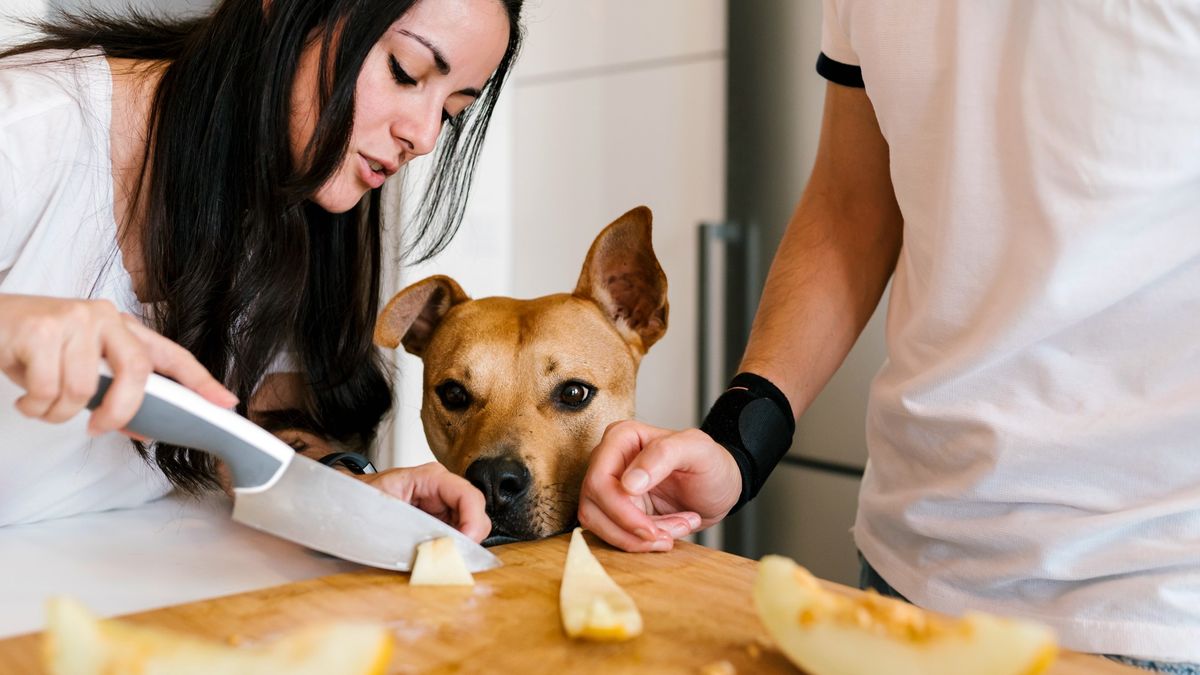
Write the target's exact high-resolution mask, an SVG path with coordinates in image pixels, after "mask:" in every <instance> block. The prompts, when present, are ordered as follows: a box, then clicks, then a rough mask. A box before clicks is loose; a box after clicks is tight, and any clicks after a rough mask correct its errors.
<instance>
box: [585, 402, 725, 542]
mask: <svg viewBox="0 0 1200 675" xmlns="http://www.w3.org/2000/svg"><path fill="white" fill-rule="evenodd" d="M741 489H742V478H741V473H740V472H739V471H738V467H737V463H736V462H734V460H733V457H732V456H731V455H730V454H729V452H728V451H726V450H725V448H723V447H722V446H720V445H719V444H717V443H716V442H715V441H713V439H712V438H711V437H709V436H708V434H706V433H704V432H703V431H700V430H699V429H688V430H686V431H671V430H669V429H660V428H657V427H652V426H650V425H647V424H642V423H641V422H634V421H624V422H617V423H615V424H612V425H609V427H608V429H607V430H605V432H604V437H603V439H601V441H600V445H598V446H596V449H595V450H594V451H592V457H591V461H590V463H589V465H588V471H587V475H586V477H585V478H584V479H583V491H582V493H581V494H580V497H579V522H580V524H582V525H583V526H584V527H586V528H587V529H589V530H591V531H592V532H595V533H596V534H597V535H598V536H600V537H601V538H602V539H604V540H605V541H607V542H608V543H610V544H612V545H613V546H617V547H619V548H622V549H624V550H626V551H667V550H670V549H671V547H672V546H674V541H675V539H678V538H680V537H685V536H687V535H689V534H691V533H692V532H695V531H697V530H701V529H703V528H706V527H709V526H711V525H713V524H715V523H717V522H719V521H720V520H721V519H722V518H724V517H725V515H726V514H728V513H729V509H731V508H733V505H734V504H736V503H737V499H738V496H739V495H740V494H741Z"/></svg>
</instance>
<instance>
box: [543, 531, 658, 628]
mask: <svg viewBox="0 0 1200 675" xmlns="http://www.w3.org/2000/svg"><path fill="white" fill-rule="evenodd" d="M558 606H559V611H560V613H561V614H562V624H563V628H564V629H565V630H566V631H567V635H569V636H570V637H573V638H580V639H584V640H596V641H602V642H620V641H622V640H629V639H632V638H635V637H637V636H638V635H641V634H642V615H641V614H639V613H638V609H637V605H635V604H633V598H631V597H629V594H628V593H626V592H625V591H624V590H623V589H622V588H621V587H620V586H618V585H617V584H616V582H615V581H613V580H612V578H611V577H609V576H608V573H607V572H605V571H604V568H603V567H602V566H601V565H600V561H598V560H596V556H594V555H592V551H591V550H590V549H589V548H588V545H587V542H586V541H584V540H583V531H582V530H580V529H579V528H578V527H577V528H575V531H574V532H572V533H571V545H570V547H569V548H568V549H567V562H566V565H564V566H563V579H562V588H561V589H560V590H559V594H558Z"/></svg>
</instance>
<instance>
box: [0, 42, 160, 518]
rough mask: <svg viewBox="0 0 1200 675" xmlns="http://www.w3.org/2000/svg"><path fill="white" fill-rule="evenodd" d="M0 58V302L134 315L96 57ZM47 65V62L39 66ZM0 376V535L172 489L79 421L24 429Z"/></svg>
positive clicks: (106, 78) (104, 85)
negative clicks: (49, 302) (68, 302)
mask: <svg viewBox="0 0 1200 675" xmlns="http://www.w3.org/2000/svg"><path fill="white" fill-rule="evenodd" d="M66 56H71V54H69V53H66V52H42V53H40V54H37V55H33V56H23V57H17V58H13V59H5V60H0V293H14V294H29V295H50V296H57V297H63V298H90V299H97V300H98V299H104V300H109V301H111V302H113V303H114V304H115V305H116V306H117V307H118V308H119V309H121V310H122V311H126V312H130V313H134V314H138V313H140V311H141V305H140V304H139V303H138V301H137V297H136V296H135V295H134V292H133V283H132V281H131V279H130V277H129V274H128V273H127V272H126V271H125V268H124V266H123V265H122V263H121V258H120V253H119V250H118V248H117V243H116V242H117V239H116V237H117V233H116V223H115V221H114V220H113V185H112V170H111V161H110V157H109V128H110V120H111V106H112V78H111V75H110V73H109V70H108V65H107V62H106V61H105V60H104V58H103V57H102V56H101V55H100V54H99V53H98V52H94V51H88V52H76V53H75V54H74V56H75V57H77V58H71V59H69V60H67V61H60V60H59V59H62V58H63V57H66ZM45 61H52V62H50V63H41V62H45ZM23 393H24V391H23V390H22V389H20V388H19V387H17V385H16V384H14V383H13V382H12V381H11V380H9V379H8V378H7V377H5V376H3V375H0V526H4V525H12V524H17V523H28V522H33V521H38V520H46V519H50V518H59V517H63V516H70V515H74V514H77V513H83V512H88V511H102V510H107V509H116V508H124V507H131V506H137V505H140V504H144V503H146V502H148V501H150V500H153V499H156V498H158V497H161V496H163V495H165V494H166V493H167V492H168V491H169V490H170V484H169V483H168V482H167V480H166V478H164V477H163V475H162V474H161V472H159V471H158V469H157V468H154V467H152V466H150V465H149V464H147V462H146V461H144V460H143V459H142V458H141V457H139V456H138V454H137V453H136V452H135V450H134V448H133V445H132V444H131V443H130V441H129V439H128V438H127V437H125V436H123V435H120V434H116V433H111V434H107V435H104V436H101V437H97V438H89V437H88V435H87V431H86V428H87V414H86V413H81V414H79V415H76V416H75V417H74V418H73V419H71V420H70V421H69V422H67V423H65V424H47V423H45V422H42V421H38V420H31V419H28V418H26V417H24V416H22V415H21V414H20V413H18V412H17V410H16V408H14V407H13V402H14V401H16V399H17V398H18V397H20V396H21V395H22V394H23Z"/></svg>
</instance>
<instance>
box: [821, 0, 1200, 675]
mask: <svg viewBox="0 0 1200 675" xmlns="http://www.w3.org/2000/svg"><path fill="white" fill-rule="evenodd" d="M822 50H823V52H824V55H825V57H826V59H823V61H825V60H831V61H832V62H834V63H832V64H829V63H826V64H825V69H824V70H823V71H822V72H823V74H826V76H827V77H828V76H830V73H834V74H835V76H833V77H831V79H834V80H835V81H836V80H837V79H838V78H837V77H836V73H837V72H839V71H844V70H846V69H845V68H844V67H843V66H839V65H838V64H846V65H848V66H859V67H861V78H862V82H863V84H864V85H865V90H866V94H867V96H868V97H869V98H870V100H871V103H872V105H873V107H874V109H875V112H876V115H877V117H878V119H879V125H880V129H881V130H882V132H883V135H884V137H885V138H886V139H887V143H888V147H889V150H890V162H891V177H892V183H893V185H894V188H895V192H896V198H897V200H898V202H899V205H900V209H901V212H902V213H903V216H904V243H903V247H902V249H901V252H900V258H899V262H898V265H897V268H896V273H895V277H894V279H893V287H892V293H891V296H890V300H889V307H888V322H887V342H888V354H887V361H886V363H885V365H884V366H883V368H882V370H881V371H880V373H879V374H878V377H877V378H876V380H875V382H874V384H873V387H872V390H871V395H870V404H869V410H868V420H867V440H868V448H869V451H870V462H869V465H868V468H867V472H866V477H865V479H864V481H863V486H862V492H861V495H860V500H859V513H858V519H857V522H856V523H855V526H854V537H855V541H856V543H857V545H858V546H859V548H860V549H861V550H862V552H863V554H864V555H865V557H866V558H867V559H868V560H869V561H870V562H871V563H872V565H873V566H874V567H876V569H877V570H878V571H879V573H880V574H881V575H882V576H883V578H884V579H886V580H887V581H888V582H889V583H890V584H891V585H892V586H894V587H895V588H896V589H897V590H898V591H900V592H901V593H902V594H904V595H905V596H906V597H908V598H909V599H911V600H913V601H915V602H917V603H918V604H921V605H924V606H928V607H932V608H935V609H938V610H942V611H946V612H952V613H958V612H961V611H963V610H965V609H968V608H976V609H983V610H990V611H994V612H999V613H1003V614H1015V615H1022V616H1026V617H1031V618H1034V619H1039V620H1042V621H1044V622H1047V623H1049V624H1050V625H1052V626H1053V627H1055V628H1056V629H1057V630H1058V631H1059V633H1060V636H1061V639H1062V642H1063V644H1064V645H1065V646H1067V647H1070V648H1073V649H1077V650H1083V651H1093V652H1095V651H1101V652H1108V653H1120V654H1126V655H1131V656H1140V657H1146V658H1154V659H1162V660H1175V661H1200V3H1196V2H1150V1H1145V2H1140V1H1132V2H1120V3H1113V2H1097V1H1095V0H1054V1H1052V2H1035V1H1033V0H1027V1H1012V2H953V1H950V0H942V1H929V2H911V1H910V0H826V3H825V25H824V35H823V42H822ZM850 70H853V69H850Z"/></svg>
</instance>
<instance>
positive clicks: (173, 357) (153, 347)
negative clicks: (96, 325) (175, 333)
mask: <svg viewBox="0 0 1200 675" xmlns="http://www.w3.org/2000/svg"><path fill="white" fill-rule="evenodd" d="M122 320H123V322H124V325H125V326H126V328H127V329H128V330H129V331H130V332H131V333H132V334H133V335H135V336H136V337H137V338H138V339H139V340H141V342H142V343H143V344H144V345H145V347H146V350H147V352H148V353H149V358H150V362H151V363H152V364H153V369H154V370H155V371H157V372H159V373H162V374H163V375H167V376H169V377H171V378H172V379H174V380H176V381H177V382H179V383H180V384H182V385H183V386H185V387H187V388H188V389H191V390H192V391H194V392H196V393H197V394H200V395H201V396H203V397H204V398H205V399H208V400H209V401H210V402H212V403H214V404H216V405H219V406H221V407H223V408H231V407H233V406H235V405H237V402H238V398H237V396H235V395H234V394H233V393H232V392H230V391H229V390H228V389H226V388H225V387H224V386H223V385H222V384H221V383H220V382H218V381H217V379H216V378H215V377H213V376H212V373H209V372H208V369H206V368H205V367H204V366H203V365H202V364H201V363H200V362H199V361H197V360H196V357H194V356H192V353H191V352H189V351H188V350H186V349H184V348H183V347H182V346H180V345H178V344H176V343H175V342H172V341H171V340H168V339H167V338H165V337H163V336H161V335H159V334H158V333H155V332H154V331H152V330H150V329H149V328H147V327H145V326H143V325H142V324H140V323H138V321H137V320H136V319H134V318H133V317H131V316H128V315H126V316H123V317H122Z"/></svg>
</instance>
